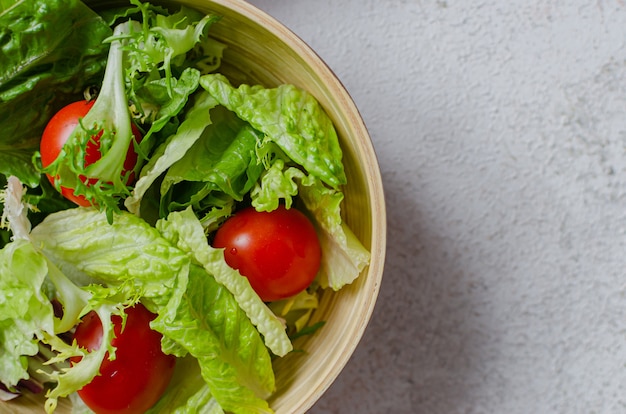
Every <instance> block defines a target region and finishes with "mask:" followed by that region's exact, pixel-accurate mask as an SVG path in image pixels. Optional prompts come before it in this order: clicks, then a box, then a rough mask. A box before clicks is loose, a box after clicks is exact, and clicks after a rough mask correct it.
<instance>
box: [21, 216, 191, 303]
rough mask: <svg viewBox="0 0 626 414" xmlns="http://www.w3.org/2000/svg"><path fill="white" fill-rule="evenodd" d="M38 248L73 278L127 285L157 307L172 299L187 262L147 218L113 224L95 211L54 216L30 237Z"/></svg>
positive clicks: (120, 219) (127, 218)
mask: <svg viewBox="0 0 626 414" xmlns="http://www.w3.org/2000/svg"><path fill="white" fill-rule="evenodd" d="M31 238H32V240H33V243H34V244H36V245H37V246H40V249H41V251H42V252H44V253H45V254H46V256H47V257H48V258H50V260H52V261H54V262H55V263H56V264H57V266H58V267H59V269H60V270H61V271H62V272H64V273H68V274H80V273H82V274H84V275H86V276H88V277H90V278H92V279H93V280H96V281H98V282H100V283H103V284H105V285H107V286H110V287H119V286H123V287H124V289H127V294H128V295H129V296H130V295H137V294H140V295H141V296H142V297H144V298H148V299H151V300H152V301H153V302H154V303H155V304H157V305H164V304H165V303H166V302H167V301H168V300H169V299H170V296H171V291H172V289H173V288H174V285H175V284H176V283H178V277H179V276H181V275H184V274H185V273H186V272H187V269H188V266H189V259H188V257H187V256H186V255H185V254H184V253H183V252H181V251H180V250H179V249H177V248H176V247H174V246H172V245H171V244H170V243H169V242H168V241H167V240H165V239H164V238H163V237H161V235H160V234H159V232H158V231H157V230H156V229H155V228H154V227H151V226H149V225H148V224H147V223H146V222H145V221H143V220H142V219H140V218H138V217H136V216H134V215H132V214H130V213H127V212H122V213H120V214H119V215H117V216H116V218H115V221H114V222H113V223H112V224H109V223H108V222H107V218H106V215H105V214H103V213H100V212H99V211H97V210H95V209H92V208H76V209H73V210H65V211H61V212H58V213H54V214H51V215H49V216H48V217H46V219H45V220H44V221H43V222H42V223H41V224H39V225H38V226H36V227H35V228H34V229H33V230H32V232H31Z"/></svg>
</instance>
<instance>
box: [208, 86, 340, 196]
mask: <svg viewBox="0 0 626 414" xmlns="http://www.w3.org/2000/svg"><path fill="white" fill-rule="evenodd" d="M200 85H201V86H202V87H203V88H204V89H205V90H207V91H208V92H209V93H210V94H211V96H213V97H214V98H215V99H217V101H218V102H219V103H220V104H221V105H224V106H225V107H226V108H228V109H229V110H231V111H233V112H235V113H236V114H237V116H239V117H240V118H241V119H243V120H245V121H247V122H248V123H250V125H252V127H253V128H255V129H257V130H258V131H260V132H262V133H263V134H265V136H266V138H265V139H267V140H269V141H272V142H274V143H276V144H277V145H278V146H279V147H280V148H281V149H282V150H283V151H284V152H285V154H287V156H288V157H289V158H290V159H291V160H293V161H294V162H296V163H297V164H299V165H301V166H303V167H304V168H305V169H306V170H307V171H308V172H309V173H310V174H313V175H315V176H316V177H318V178H319V179H321V180H322V181H323V182H325V183H326V184H328V185H330V186H331V187H333V188H337V187H339V186H340V185H343V184H345V183H346V176H345V172H344V169H343V164H342V162H341V159H342V151H341V148H340V146H339V140H338V138H337V132H336V131H335V127H334V125H333V123H332V121H331V119H330V118H329V117H328V115H327V114H326V113H325V112H324V109H323V108H322V106H321V105H320V104H319V102H318V101H317V100H316V99H315V98H314V97H313V96H312V95H310V94H309V93H307V92H306V91H304V90H302V89H299V88H297V87H295V86H293V85H288V84H285V85H280V86H278V87H276V88H272V89H267V88H264V87H262V86H260V85H254V86H249V85H245V84H244V85H241V86H239V87H238V88H234V87H233V86H232V85H231V84H230V81H229V80H228V79H227V78H226V77H225V76H223V75H221V74H209V75H204V76H202V77H201V78H200Z"/></svg>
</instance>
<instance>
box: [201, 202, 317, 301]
mask: <svg viewBox="0 0 626 414" xmlns="http://www.w3.org/2000/svg"><path fill="white" fill-rule="evenodd" d="M213 246H214V247H218V248H224V258H225V259H226V263H228V265H229V266H230V267H233V268H235V269H238V270H239V272H240V273H241V274H242V275H243V276H246V277H247V278H248V280H249V281H250V285H252V288H253V289H254V290H255V292H256V293H257V294H258V295H259V296H260V297H261V299H263V300H264V301H266V302H270V301H274V300H279V299H284V298H287V297H289V296H293V295H295V294H297V293H299V292H301V291H302V290H304V289H306V288H307V287H308V286H309V285H310V284H311V282H312V281H313V279H314V278H315V275H316V274H317V271H318V270H319V267H320V256H321V249H320V243H319V240H318V238H317V234H316V232H315V228H314V227H313V224H312V223H311V222H310V221H309V219H308V218H307V217H306V216H305V215H304V214H302V213H301V212H300V211H298V210H296V209H293V208H291V209H286V208H285V207H284V206H281V207H279V208H278V209H276V210H274V211H272V212H257V211H256V210H255V209H254V208H252V207H249V208H247V209H244V210H242V211H240V212H238V213H236V214H235V215H233V216H232V217H231V218H229V219H228V220H227V221H226V222H225V223H224V224H222V226H220V228H219V229H218V230H217V233H216V234H215V239H214V241H213Z"/></svg>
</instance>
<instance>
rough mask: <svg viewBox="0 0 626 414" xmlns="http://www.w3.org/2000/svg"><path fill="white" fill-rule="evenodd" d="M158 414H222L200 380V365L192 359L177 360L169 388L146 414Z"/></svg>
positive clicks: (201, 379) (217, 404)
mask: <svg viewBox="0 0 626 414" xmlns="http://www.w3.org/2000/svg"><path fill="white" fill-rule="evenodd" d="M160 413H170V414H187V413H196V414H224V410H223V409H222V407H221V406H220V405H219V403H218V402H217V400H216V399H215V398H214V397H213V395H212V394H211V390H210V389H209V387H208V386H207V384H206V382H205V381H204V379H203V378H202V373H201V371H200V365H198V361H197V360H196V359H195V358H194V357H192V356H187V357H185V358H179V359H178V361H177V362H176V369H175V370H174V376H173V377H172V380H171V381H170V385H169V387H168V388H167V390H165V393H164V394H163V396H162V397H161V399H160V400H159V401H158V402H157V403H156V404H155V405H154V406H153V407H152V408H150V410H148V411H147V413H146V414H160Z"/></svg>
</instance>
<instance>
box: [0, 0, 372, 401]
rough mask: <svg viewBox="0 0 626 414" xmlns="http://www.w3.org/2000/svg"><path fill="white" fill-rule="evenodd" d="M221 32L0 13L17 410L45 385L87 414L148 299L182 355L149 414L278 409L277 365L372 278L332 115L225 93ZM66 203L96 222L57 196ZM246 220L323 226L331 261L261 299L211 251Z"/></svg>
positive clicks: (129, 20)
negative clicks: (329, 292) (87, 326)
mask: <svg viewBox="0 0 626 414" xmlns="http://www.w3.org/2000/svg"><path fill="white" fill-rule="evenodd" d="M214 24H220V18H219V16H216V15H204V14H200V13H198V12H196V11H194V10H191V9H187V8H184V7H183V8H181V9H179V10H175V11H169V10H166V9H165V8H162V7H157V6H154V5H152V4H149V3H142V2H140V1H138V0H131V1H130V3H129V4H128V5H127V6H125V7H120V8H117V9H110V10H106V11H100V12H98V13H96V12H95V11H94V10H92V9H91V8H89V7H88V6H86V5H85V4H83V3H82V2H80V1H78V0H36V1H35V0H3V1H0V43H1V44H2V50H1V51H0V131H3V132H2V135H0V185H1V187H2V188H4V191H3V192H2V196H1V201H2V205H1V209H2V229H0V248H1V249H0V385H2V387H0V393H1V395H3V396H4V397H5V398H8V397H9V396H14V395H18V394H19V393H20V392H23V391H24V389H25V388H31V389H33V388H39V386H40V385H42V384H45V390H46V392H47V393H46V404H45V408H46V411H47V412H48V413H51V412H53V411H54V410H55V408H56V406H57V403H58V399H59V398H63V397H67V396H70V397H71V398H72V399H73V402H74V411H75V412H89V408H87V407H86V406H85V405H83V404H81V401H80V399H78V398H75V395H76V392H77V391H78V390H80V389H81V388H82V387H83V386H85V385H86V384H88V383H89V382H90V381H92V379H93V378H94V377H96V376H97V375H98V373H99V367H100V364H101V363H102V362H103V361H104V360H105V359H114V358H115V347H114V346H113V345H112V341H113V338H114V336H115V335H114V330H113V325H112V323H110V320H111V317H112V316H113V315H120V316H123V315H124V310H125V309H126V308H129V307H132V306H134V305H135V304H137V303H141V304H142V305H143V306H145V307H146V308H147V309H148V310H149V311H150V312H152V313H154V314H155V315H156V318H155V319H154V320H153V321H152V322H151V323H150V327H151V329H153V330H155V331H157V332H159V333H160V334H161V335H162V339H161V347H162V350H163V352H164V353H166V354H171V355H175V356H176V357H177V367H176V373H175V377H174V380H172V381H171V383H170V384H169V387H168V388H167V390H166V391H165V393H164V394H163V396H162V397H161V398H160V399H159V401H158V402H157V403H156V405H154V406H153V407H152V408H151V409H150V411H149V412H180V413H185V412H211V413H219V412H234V413H269V412H272V411H271V408H270V407H269V405H268V403H267V398H268V397H269V396H270V395H271V394H272V393H273V392H274V391H275V383H274V372H273V368H272V361H273V359H274V358H277V357H282V356H284V355H286V354H288V353H289V352H292V351H293V345H292V338H293V337H294V336H296V335H299V334H303V333H306V332H307V329H310V327H306V325H307V323H308V322H307V321H308V320H307V317H308V315H310V312H311V310H312V309H314V308H315V307H316V306H317V294H318V292H319V289H323V288H330V289H334V290H338V289H340V288H341V287H342V286H344V285H346V284H349V283H351V282H352V281H353V280H354V278H356V277H357V276H358V274H359V273H360V272H361V270H362V269H363V268H364V267H365V266H366V265H367V263H368V260H369V253H368V251H367V250H366V249H365V248H364V247H363V246H362V245H361V243H360V242H359V241H358V240H357V238H356V237H355V236H354V234H353V233H352V232H351V231H350V229H349V228H348V227H347V225H346V224H345V223H344V222H343V221H342V218H341V211H340V207H341V203H342V200H343V194H342V192H341V186H342V185H344V184H346V176H345V173H344V170H343V165H342V161H341V158H342V152H341V148H340V147H339V142H338V139H337V135H336V132H335V129H334V127H333V124H332V122H331V120H330V118H329V117H328V116H327V115H326V113H325V112H324V110H323V109H322V107H321V106H320V104H319V103H318V102H317V101H316V100H315V99H314V98H313V96H311V95H310V94H308V93H307V92H305V91H303V90H301V89H299V88H297V87H295V86H292V85H280V86H278V87H274V88H266V87H264V86H261V85H246V84H241V85H233V84H231V83H230V81H229V79H227V78H226V77H225V76H223V75H222V74H220V72H219V68H220V63H221V58H222V52H223V50H224V48H225V46H224V45H223V44H222V43H220V42H219V41H217V40H215V39H214V38H212V37H211V36H210V27H211V26H212V25H214ZM94 86H95V89H96V93H95V98H90V99H89V100H90V101H91V105H92V106H90V109H89V111H88V112H86V114H85V115H84V116H81V117H79V118H78V120H79V123H78V125H77V126H75V128H74V129H73V132H72V133H71V134H70V135H69V137H68V138H67V141H66V142H65V143H64V144H62V145H60V146H59V148H58V151H59V152H58V154H56V155H55V157H56V158H54V157H53V161H52V162H47V161H45V158H46V151H48V150H44V149H43V144H42V146H41V147H40V140H41V139H42V133H43V131H44V129H45V128H46V126H47V124H48V122H49V121H50V119H51V118H52V117H53V115H54V114H55V113H57V111H59V110H60V109H61V108H62V107H64V106H65V105H67V104H68V103H70V102H73V101H76V100H78V99H81V97H82V95H83V93H84V91H86V90H89V91H91V92H92V93H93V90H94ZM136 130H138V131H139V133H137V131H136ZM94 137H96V138H97V139H95V138H94ZM96 141H97V144H94V142H96ZM94 145H96V147H97V148H96V149H95V150H94ZM94 151H95V152H96V156H93V153H94ZM131 152H133V153H134V154H135V157H136V162H135V163H134V164H135V165H131V166H130V168H128V166H126V165H124V164H125V159H126V158H127V154H129V153H131ZM57 155H58V156H57ZM68 188H69V189H70V193H71V192H72V191H73V196H75V197H77V198H79V199H81V200H82V201H86V203H84V204H83V205H84V206H83V207H78V206H76V204H75V203H73V202H71V201H69V200H68V199H67V198H66V197H63V196H62V194H65V195H67V194H66V193H65V192H64V191H65V190H67V189H68ZM70 199H71V197H70ZM79 204H80V203H79ZM248 206H251V207H252V208H254V209H255V210H256V211H259V212H270V211H273V210H276V209H277V208H278V207H279V206H285V207H286V208H297V209H298V210H301V211H302V212H304V213H305V215H306V216H307V217H308V218H309V219H310V220H311V221H312V223H314V226H315V230H316V233H317V236H318V238H319V244H320V247H321V259H320V265H319V271H318V272H317V273H316V276H315V280H314V281H313V282H312V283H311V285H310V286H309V287H308V288H307V289H305V290H303V291H302V292H300V293H298V294H297V295H295V296H292V297H288V298H284V299H282V300H279V301H276V302H271V303H267V302H264V301H263V300H262V299H261V298H260V297H259V296H258V295H257V293H256V292H255V291H254V289H252V287H251V285H250V283H249V282H248V279H246V278H245V277H243V276H241V275H240V273H239V272H238V271H237V270H235V269H234V268H232V267H230V266H229V265H228V264H227V263H226V261H225V259H224V252H223V249H219V248H214V247H212V245H211V239H212V237H213V235H214V233H215V231H216V230H218V229H219V228H220V226H221V225H222V224H223V223H224V222H225V221H226V220H228V218H229V217H231V216H232V215H233V214H236V212H237V211H239V210H240V209H242V208H244V207H248ZM90 312H95V314H97V316H98V317H99V318H100V320H101V321H102V342H101V346H100V348H99V349H96V350H91V351H88V350H86V349H85V348H83V347H81V346H79V345H78V344H77V343H76V341H75V340H72V336H71V335H72V332H73V330H74V329H75V327H76V325H77V324H79V322H80V321H81V318H83V317H84V316H85V315H86V314H88V313H90ZM76 358H78V359H76ZM70 360H72V363H70ZM75 361H78V362H75ZM0 404H1V403H0Z"/></svg>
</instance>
